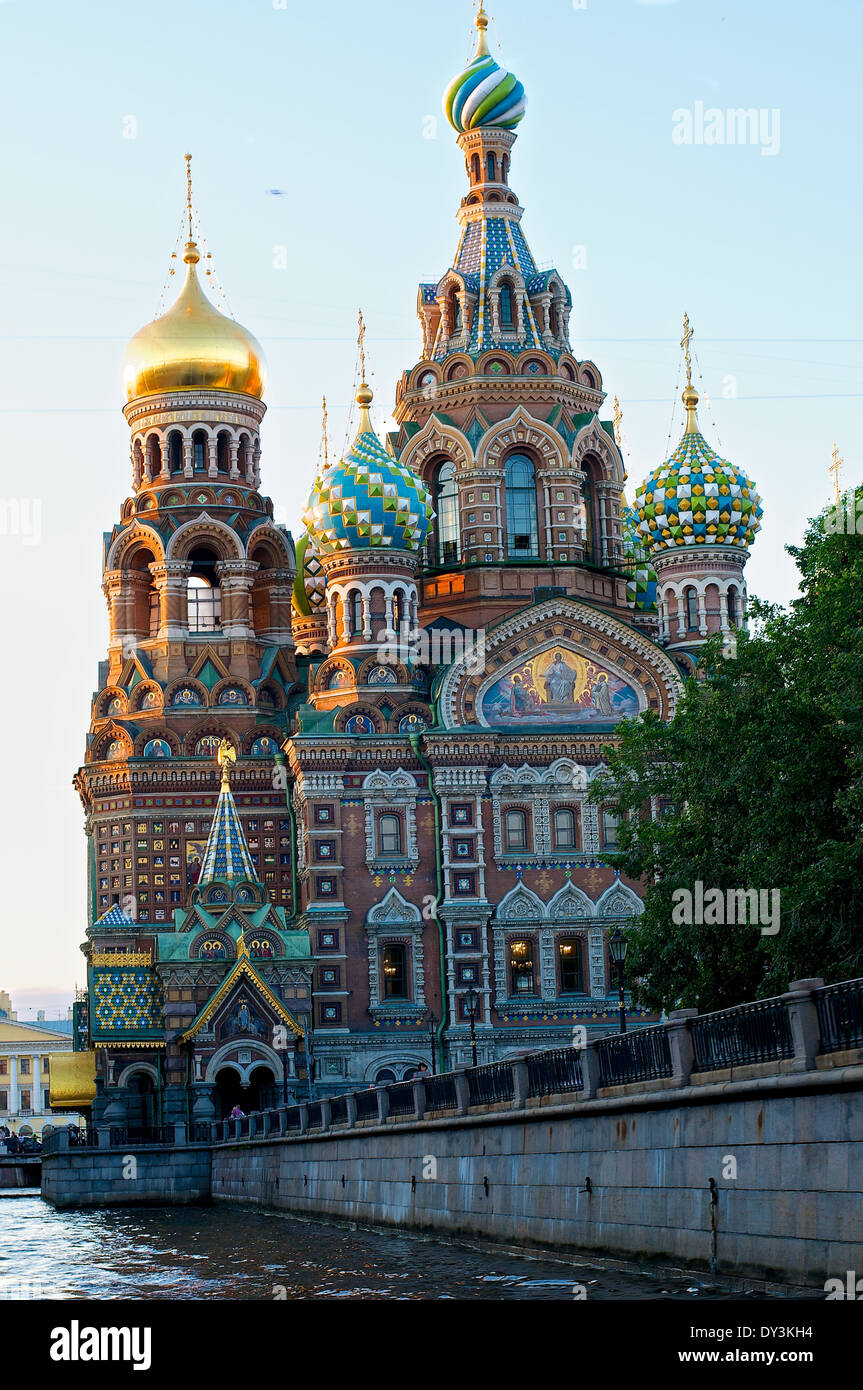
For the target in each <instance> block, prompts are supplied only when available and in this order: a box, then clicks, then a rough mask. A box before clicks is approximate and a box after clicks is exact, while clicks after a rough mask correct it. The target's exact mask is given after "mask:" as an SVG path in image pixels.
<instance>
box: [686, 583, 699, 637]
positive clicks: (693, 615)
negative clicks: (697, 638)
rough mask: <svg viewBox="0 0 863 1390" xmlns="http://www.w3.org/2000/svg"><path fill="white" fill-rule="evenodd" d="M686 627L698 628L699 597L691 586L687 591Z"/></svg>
mask: <svg viewBox="0 0 863 1390" xmlns="http://www.w3.org/2000/svg"><path fill="white" fill-rule="evenodd" d="M686 626H687V627H688V628H689V629H690V630H691V629H692V628H697V627H698V596H697V595H696V592H695V590H694V589H693V588H692V587H691V586H690V588H688V589H687V590H686Z"/></svg>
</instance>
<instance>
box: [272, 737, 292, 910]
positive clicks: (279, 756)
mask: <svg viewBox="0 0 863 1390" xmlns="http://www.w3.org/2000/svg"><path fill="white" fill-rule="evenodd" d="M273 756H274V757H275V760H276V766H277V767H280V768H283V769H284V768H285V755H284V753H281V752H279V753H275V754H274V755H273ZM284 781H285V809H286V811H287V813H288V820H289V821H290V822H291V841H292V844H291V918H290V920H291V921H293V920H294V918H295V917H296V915H297V907H298V902H297V822H296V820H295V818H294V808H293V806H292V805H291V789H290V787H289V786H288V777H287V771H285V778H284Z"/></svg>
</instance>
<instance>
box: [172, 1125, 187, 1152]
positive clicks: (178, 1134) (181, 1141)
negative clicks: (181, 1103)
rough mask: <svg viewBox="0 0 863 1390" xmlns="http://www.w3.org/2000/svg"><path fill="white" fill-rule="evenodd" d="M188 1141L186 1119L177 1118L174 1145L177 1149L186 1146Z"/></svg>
mask: <svg viewBox="0 0 863 1390" xmlns="http://www.w3.org/2000/svg"><path fill="white" fill-rule="evenodd" d="M186 1142H187V1135H186V1121H185V1120H177V1121H176V1123H175V1124H174V1147H175V1148H177V1149H182V1148H184V1147H185V1145H186Z"/></svg>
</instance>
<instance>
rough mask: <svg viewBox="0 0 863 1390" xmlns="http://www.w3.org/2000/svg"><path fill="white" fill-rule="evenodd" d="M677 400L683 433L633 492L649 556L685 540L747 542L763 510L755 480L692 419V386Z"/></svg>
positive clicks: (694, 543) (694, 400) (744, 544)
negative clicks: (683, 420)
mask: <svg viewBox="0 0 863 1390" xmlns="http://www.w3.org/2000/svg"><path fill="white" fill-rule="evenodd" d="M683 403H684V405H685V406H686V430H685V432H684V435H683V438H682V439H681V441H680V443H679V444H678V446H677V448H676V449H675V451H674V453H673V454H672V455H671V458H670V459H668V460H667V461H666V462H665V463H662V464H660V465H659V467H658V468H654V470H653V472H652V473H651V474H650V475H649V476H648V477H647V478H646V479H645V481H644V482H643V483H642V484H641V486H640V487H639V488H638V490H637V492H636V495H635V512H636V515H637V518H638V531H639V535H640V536H641V539H642V543H643V545H644V547H645V549H646V550H647V551H648V553H649V554H651V555H654V556H655V555H661V554H663V553H664V552H667V551H670V550H674V549H677V548H680V547H683V546H687V545H688V546H699V545H724V546H737V547H738V548H740V549H744V548H747V547H748V546H750V545H751V544H752V541H753V540H754V538H755V535H756V532H758V531H759V530H760V529H761V517H762V515H763V509H762V506H761V498H760V497H759V495H758V492H757V489H756V487H755V484H754V483H753V482H752V480H751V478H747V477H746V475H745V473H741V472H740V470H739V469H738V468H736V467H735V466H734V464H733V463H729V462H728V461H727V460H726V459H722V458H720V457H719V455H718V454H717V453H716V451H715V450H714V449H711V447H710V445H709V444H708V443H707V440H706V439H705V438H704V435H703V434H702V433H701V431H700V430H699V428H698V423H697V421H696V417H695V407H696V406H697V404H698V393H697V391H695V389H694V388H693V387H691V386H687V388H686V390H685V391H684V392H683Z"/></svg>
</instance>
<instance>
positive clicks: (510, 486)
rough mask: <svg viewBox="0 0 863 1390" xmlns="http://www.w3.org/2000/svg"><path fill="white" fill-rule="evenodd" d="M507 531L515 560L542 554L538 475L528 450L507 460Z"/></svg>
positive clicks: (509, 549)
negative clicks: (538, 506)
mask: <svg viewBox="0 0 863 1390" xmlns="http://www.w3.org/2000/svg"><path fill="white" fill-rule="evenodd" d="M506 532H507V553H508V555H509V558H510V559H511V560H512V559H526V558H528V557H534V558H535V557H537V556H538V555H539V529H538V526H537V515H536V479H535V475H534V468H533V464H532V463H531V461H530V459H529V458H526V457H525V455H524V454H511V455H510V457H509V458H508V459H507V461H506Z"/></svg>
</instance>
